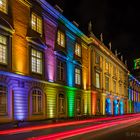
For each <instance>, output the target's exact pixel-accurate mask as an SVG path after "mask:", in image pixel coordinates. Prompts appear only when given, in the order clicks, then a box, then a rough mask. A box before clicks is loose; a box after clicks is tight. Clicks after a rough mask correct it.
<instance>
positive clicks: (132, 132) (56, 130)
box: [0, 114, 140, 140]
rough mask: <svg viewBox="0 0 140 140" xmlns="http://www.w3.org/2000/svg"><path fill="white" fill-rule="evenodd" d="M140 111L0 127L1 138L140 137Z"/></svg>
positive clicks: (73, 139)
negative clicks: (122, 114)
mask: <svg viewBox="0 0 140 140" xmlns="http://www.w3.org/2000/svg"><path fill="white" fill-rule="evenodd" d="M139 127H140V115H139V114H132V115H124V116H116V117H104V118H95V119H87V120H79V121H67V122H61V123H53V124H47V125H46V124H44V125H37V126H28V127H23V128H16V129H15V128H14V129H9V130H3V131H2V130H1V131H0V140H39V139H40V140H56V139H57V140H58V139H65V140H92V139H94V140H102V139H104V140H107V139H113V140H117V139H123V140H125V139H128V140H129V139H136V140H137V139H139V138H140V129H139Z"/></svg>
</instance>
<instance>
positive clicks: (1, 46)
mask: <svg viewBox="0 0 140 140" xmlns="http://www.w3.org/2000/svg"><path fill="white" fill-rule="evenodd" d="M7 44H8V43H7V37H5V36H3V35H0V63H3V64H7Z"/></svg>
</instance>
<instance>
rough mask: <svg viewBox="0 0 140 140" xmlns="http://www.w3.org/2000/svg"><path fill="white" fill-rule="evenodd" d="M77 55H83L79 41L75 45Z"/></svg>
mask: <svg viewBox="0 0 140 140" xmlns="http://www.w3.org/2000/svg"><path fill="white" fill-rule="evenodd" d="M75 55H77V56H79V57H81V46H80V44H78V43H76V45H75Z"/></svg>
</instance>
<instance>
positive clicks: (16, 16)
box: [11, 0, 30, 74]
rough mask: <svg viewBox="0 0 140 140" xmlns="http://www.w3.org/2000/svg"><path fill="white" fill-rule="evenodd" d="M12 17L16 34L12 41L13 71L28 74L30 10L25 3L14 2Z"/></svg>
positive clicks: (14, 0) (13, 0) (15, 0)
mask: <svg viewBox="0 0 140 140" xmlns="http://www.w3.org/2000/svg"><path fill="white" fill-rule="evenodd" d="M11 7H12V11H13V12H12V16H13V25H14V29H15V33H14V34H13V40H12V70H13V71H14V72H17V73H21V74H28V73H29V68H28V62H29V59H28V48H27V47H28V45H27V40H26V35H27V29H28V26H29V22H30V9H29V7H27V6H26V5H24V4H23V3H21V2H19V1H17V0H12V6H11Z"/></svg>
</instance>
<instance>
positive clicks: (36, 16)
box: [31, 12, 43, 35]
mask: <svg viewBox="0 0 140 140" xmlns="http://www.w3.org/2000/svg"><path fill="white" fill-rule="evenodd" d="M33 16H34V17H35V22H34V24H35V25H34V26H35V27H33ZM39 20H40V23H39V22H38V21H39ZM38 24H40V25H39V26H38ZM34 28H35V29H34ZM39 28H40V29H39ZM31 29H32V30H33V31H35V32H37V33H38V34H40V35H42V34H43V18H42V17H41V16H39V15H38V14H36V13H35V12H32V13H31Z"/></svg>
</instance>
